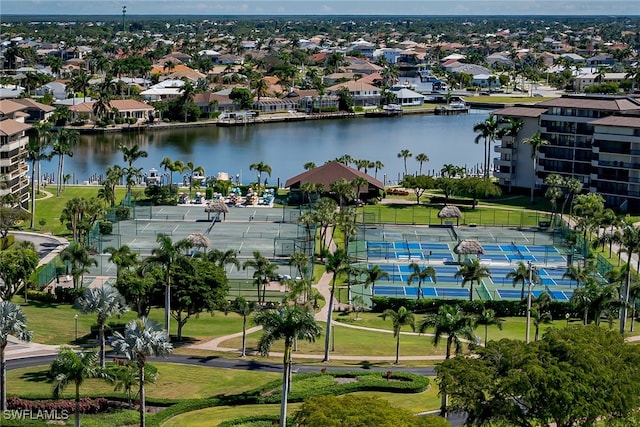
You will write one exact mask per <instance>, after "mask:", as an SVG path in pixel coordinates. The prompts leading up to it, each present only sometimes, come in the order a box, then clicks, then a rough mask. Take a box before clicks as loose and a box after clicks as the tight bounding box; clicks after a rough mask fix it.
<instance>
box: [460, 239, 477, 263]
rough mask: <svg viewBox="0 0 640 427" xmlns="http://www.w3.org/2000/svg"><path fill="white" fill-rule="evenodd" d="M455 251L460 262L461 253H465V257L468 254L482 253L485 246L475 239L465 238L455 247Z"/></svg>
mask: <svg viewBox="0 0 640 427" xmlns="http://www.w3.org/2000/svg"><path fill="white" fill-rule="evenodd" d="M453 252H454V253H455V254H457V255H458V262H460V255H464V256H465V259H466V257H467V256H468V255H482V254H484V248H483V247H482V245H481V244H480V242H479V241H477V240H475V239H464V240H461V241H460V243H458V244H457V245H456V247H455V248H453Z"/></svg>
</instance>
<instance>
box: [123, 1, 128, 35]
mask: <svg viewBox="0 0 640 427" xmlns="http://www.w3.org/2000/svg"><path fill="white" fill-rule="evenodd" d="M126 14H127V6H126V5H125V6H122V32H123V33H124V32H126V31H127V30H126V29H125V28H126V27H125V25H124V16H125V15H126Z"/></svg>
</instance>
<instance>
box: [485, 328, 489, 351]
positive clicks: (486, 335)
mask: <svg viewBox="0 0 640 427" xmlns="http://www.w3.org/2000/svg"><path fill="white" fill-rule="evenodd" d="M488 340H489V324H487V323H485V325H484V346H485V347H486V346H487V341H488Z"/></svg>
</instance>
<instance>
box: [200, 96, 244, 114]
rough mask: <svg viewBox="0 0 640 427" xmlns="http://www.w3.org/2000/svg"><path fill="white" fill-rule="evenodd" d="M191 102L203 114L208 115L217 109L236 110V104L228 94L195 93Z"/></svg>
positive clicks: (222, 110)
mask: <svg viewBox="0 0 640 427" xmlns="http://www.w3.org/2000/svg"><path fill="white" fill-rule="evenodd" d="M193 103H194V104H196V105H197V106H198V108H200V111H201V112H202V113H203V114H206V115H210V114H211V113H215V112H217V111H220V112H225V111H236V110H237V106H236V104H235V103H234V102H233V100H231V99H230V98H229V96H228V95H219V94H216V93H211V92H203V93H196V94H195V95H194V96H193Z"/></svg>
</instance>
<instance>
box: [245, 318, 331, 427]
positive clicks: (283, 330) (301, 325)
mask: <svg viewBox="0 0 640 427" xmlns="http://www.w3.org/2000/svg"><path fill="white" fill-rule="evenodd" d="M254 321H255V323H256V324H257V325H262V328H263V334H262V336H261V337H260V341H259V342H258V349H259V350H260V354H262V355H263V356H268V355H269V350H270V349H271V346H272V345H273V343H274V342H275V341H278V340H284V355H283V357H282V364H283V370H282V401H281V404H280V427H285V426H286V425H287V400H288V398H289V387H290V384H291V350H292V347H293V344H294V342H295V341H296V340H300V339H304V340H306V341H309V342H314V341H315V340H316V338H317V337H319V336H320V333H321V332H320V326H319V325H318V324H317V323H316V321H315V320H314V318H313V312H312V311H311V310H309V309H303V308H300V307H290V306H285V307H281V308H278V309H277V310H264V311H260V312H258V314H256V317H255V319H254Z"/></svg>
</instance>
